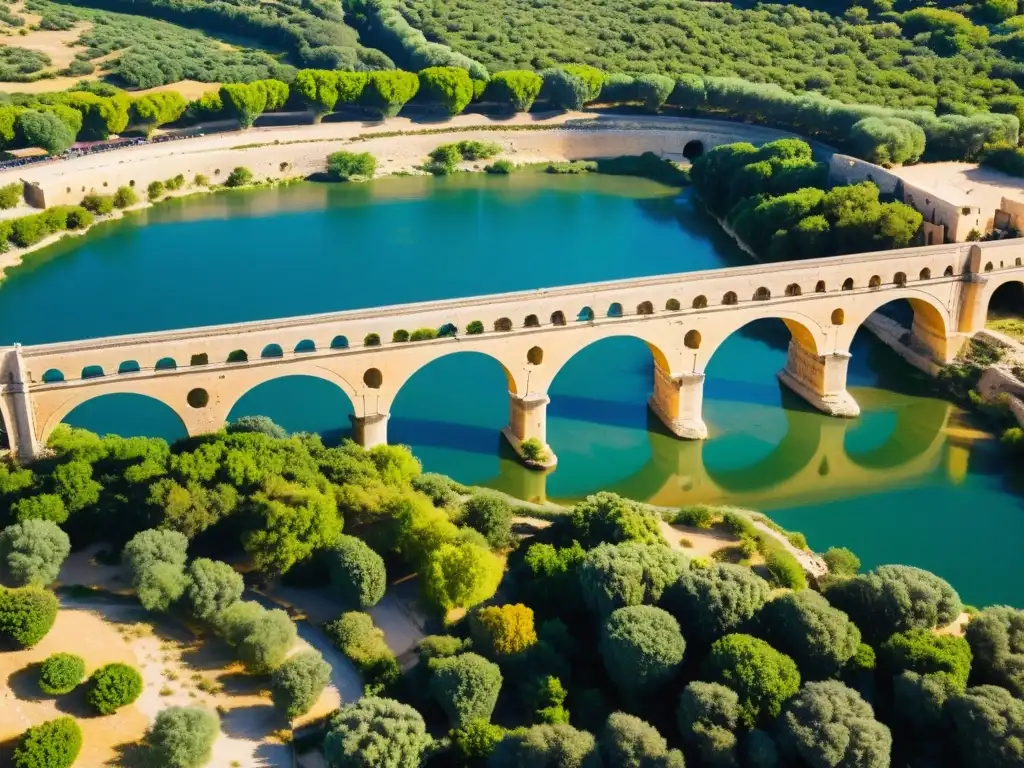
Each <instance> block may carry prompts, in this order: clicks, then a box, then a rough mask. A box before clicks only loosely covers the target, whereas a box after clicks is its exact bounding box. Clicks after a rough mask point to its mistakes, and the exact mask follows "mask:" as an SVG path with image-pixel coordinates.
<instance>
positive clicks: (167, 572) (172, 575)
mask: <svg viewBox="0 0 1024 768" xmlns="http://www.w3.org/2000/svg"><path fill="white" fill-rule="evenodd" d="M187 586H188V577H187V576H186V575H185V572H184V571H183V570H182V569H181V567H180V566H176V565H172V564H171V563H152V564H150V565H149V566H147V567H146V568H145V569H144V570H143V571H142V572H141V573H139V574H138V575H137V576H136V578H135V592H136V594H137V595H138V597H139V602H140V603H142V607H143V608H145V609H146V610H147V611H167V610H169V609H170V607H171V604H172V603H175V602H177V600H178V598H180V597H181V596H182V595H183V594H184V593H185V588H186V587H187Z"/></svg>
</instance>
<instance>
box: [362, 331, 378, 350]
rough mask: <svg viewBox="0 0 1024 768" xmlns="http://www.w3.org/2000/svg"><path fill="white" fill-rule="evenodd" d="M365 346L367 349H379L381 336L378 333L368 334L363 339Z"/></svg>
mask: <svg viewBox="0 0 1024 768" xmlns="http://www.w3.org/2000/svg"><path fill="white" fill-rule="evenodd" d="M363 345H364V346H367V347H379V346H380V335H379V334H376V333H368V334H366V336H365V338H364V339H363Z"/></svg>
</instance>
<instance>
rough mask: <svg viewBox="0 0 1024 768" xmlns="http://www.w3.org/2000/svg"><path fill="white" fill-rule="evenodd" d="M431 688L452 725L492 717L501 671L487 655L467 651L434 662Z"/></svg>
mask: <svg viewBox="0 0 1024 768" xmlns="http://www.w3.org/2000/svg"><path fill="white" fill-rule="evenodd" d="M430 672H431V677H430V690H431V691H432V692H433V694H434V697H435V698H436V699H437V702H438V703H439V704H440V705H441V709H443V710H444V712H445V714H446V715H448V722H449V723H450V724H451V727H452V728H461V727H462V726H464V725H466V724H467V723H469V721H471V720H477V719H483V720H490V718H491V713H492V712H493V711H494V706H495V704H497V703H498V693H499V691H500V690H501V679H502V678H501V670H500V669H499V668H498V665H497V664H494V663H492V662H490V661H488V660H487V659H485V658H484V657H483V656H480V655H478V654H475V653H463V654H459V655H458V656H450V657H448V658H441V659H433V660H432V661H431V662H430Z"/></svg>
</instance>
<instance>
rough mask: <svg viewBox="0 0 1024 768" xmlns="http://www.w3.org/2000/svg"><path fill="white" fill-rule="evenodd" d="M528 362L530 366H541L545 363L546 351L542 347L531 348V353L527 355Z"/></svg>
mask: <svg viewBox="0 0 1024 768" xmlns="http://www.w3.org/2000/svg"><path fill="white" fill-rule="evenodd" d="M526 362H528V363H529V364H530V365H540V364H541V363H543V362H544V350H543V349H541V348H540V347H530V351H529V352H527V353H526Z"/></svg>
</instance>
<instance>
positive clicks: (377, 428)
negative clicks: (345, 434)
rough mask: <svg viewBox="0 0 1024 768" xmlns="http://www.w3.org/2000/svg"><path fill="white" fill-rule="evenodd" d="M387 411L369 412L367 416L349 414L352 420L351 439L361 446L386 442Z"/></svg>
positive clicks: (385, 443) (371, 445) (368, 446)
mask: <svg viewBox="0 0 1024 768" xmlns="http://www.w3.org/2000/svg"><path fill="white" fill-rule="evenodd" d="M389 416H390V414H387V413H371V414H369V415H367V416H349V419H351V421H352V431H353V436H352V437H353V439H354V440H355V441H356V442H357V443H359V444H360V445H361V446H363V448H373V447H374V446H375V445H387V443H388V418H389Z"/></svg>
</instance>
